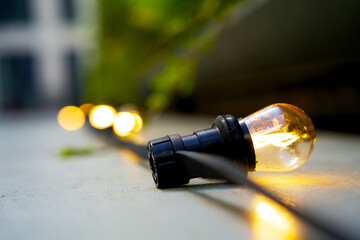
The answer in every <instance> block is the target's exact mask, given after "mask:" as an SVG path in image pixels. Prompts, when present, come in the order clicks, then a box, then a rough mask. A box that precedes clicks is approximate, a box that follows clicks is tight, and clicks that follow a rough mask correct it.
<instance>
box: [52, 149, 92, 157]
mask: <svg viewBox="0 0 360 240" xmlns="http://www.w3.org/2000/svg"><path fill="white" fill-rule="evenodd" d="M94 151H95V148H94V147H65V148H63V149H61V150H60V152H59V156H60V157H61V158H62V159H68V158H70V157H77V156H87V155H91V154H93V153H94Z"/></svg>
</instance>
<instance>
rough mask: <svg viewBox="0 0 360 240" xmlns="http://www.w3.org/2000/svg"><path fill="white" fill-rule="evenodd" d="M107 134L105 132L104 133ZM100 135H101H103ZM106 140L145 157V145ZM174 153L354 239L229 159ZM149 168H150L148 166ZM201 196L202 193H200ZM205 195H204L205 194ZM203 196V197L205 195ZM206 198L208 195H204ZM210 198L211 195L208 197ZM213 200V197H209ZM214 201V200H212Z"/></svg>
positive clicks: (331, 232)
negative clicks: (296, 205)
mask: <svg viewBox="0 0 360 240" xmlns="http://www.w3.org/2000/svg"><path fill="white" fill-rule="evenodd" d="M105 135H107V134H105ZM105 135H102V136H105ZM106 140H107V141H108V142H109V143H110V144H112V145H117V146H120V147H125V148H127V149H129V150H131V151H132V152H134V153H135V154H136V155H138V156H139V157H140V158H142V159H147V150H146V147H145V146H143V145H138V144H134V143H132V142H129V141H124V140H121V139H119V138H115V137H112V136H111V137H110V136H109V135H107V138H106ZM176 154H177V155H178V156H179V157H180V158H181V159H182V160H183V161H195V162H197V163H198V164H200V165H202V166H203V167H204V168H207V169H208V170H210V171H214V172H217V173H218V174H219V175H220V176H222V178H223V179H224V180H227V181H229V182H230V183H233V184H236V185H242V186H247V187H249V188H250V189H252V190H254V191H256V192H258V193H260V194H262V195H264V196H265V197H267V198H269V199H271V200H273V201H274V202H276V203H277V204H279V205H280V206H282V207H284V208H285V209H287V210H288V211H289V212H290V213H292V214H293V215H294V216H296V217H298V218H299V219H301V220H303V221H304V222H307V223H309V224H310V225H312V226H313V227H315V228H316V229H318V230H319V231H321V232H322V233H324V234H326V235H327V236H329V237H331V238H333V239H344V240H345V239H354V238H352V237H349V236H347V235H345V234H344V233H343V231H339V230H338V229H336V228H334V227H333V226H331V227H330V225H329V224H325V223H324V221H323V220H320V219H318V218H315V217H314V216H313V215H312V214H309V213H306V212H305V211H303V210H301V209H299V208H297V209H296V208H294V207H293V206H291V205H289V204H287V203H285V202H284V201H283V200H281V198H279V197H278V196H276V195H275V194H273V193H271V192H270V191H269V190H268V189H265V188H263V187H261V186H259V185H258V184H256V183H254V182H253V181H251V180H249V179H248V178H247V176H246V174H245V173H244V170H243V169H241V168H240V167H239V166H234V164H233V163H232V161H231V160H230V159H227V158H225V157H222V156H219V155H214V154H208V153H200V152H192V151H177V152H176ZM149 169H150V168H149ZM202 196H203V195H202ZM205 196H206V195H205ZM205 196H203V197H205ZM206 197H207V198H208V197H209V196H206ZM210 198H211V197H210ZM210 200H213V199H210ZM213 201H214V200H213ZM214 202H217V203H221V205H223V206H225V207H226V208H229V207H230V208H231V209H237V210H238V211H242V210H241V209H240V208H238V207H237V206H234V205H231V204H228V203H226V202H223V201H222V200H219V199H216V201H214Z"/></svg>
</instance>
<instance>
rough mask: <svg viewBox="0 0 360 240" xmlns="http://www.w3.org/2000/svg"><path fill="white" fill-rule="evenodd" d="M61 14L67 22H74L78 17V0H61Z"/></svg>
mask: <svg viewBox="0 0 360 240" xmlns="http://www.w3.org/2000/svg"><path fill="white" fill-rule="evenodd" d="M60 4H61V7H60V9H61V15H62V18H63V19H64V20H65V21H66V22H70V23H72V22H74V21H75V20H76V18H77V12H78V9H77V0H61V1H60Z"/></svg>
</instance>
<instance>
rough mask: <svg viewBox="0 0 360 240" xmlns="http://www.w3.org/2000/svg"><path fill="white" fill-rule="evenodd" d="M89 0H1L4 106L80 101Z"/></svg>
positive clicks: (0, 98) (0, 102)
mask: <svg viewBox="0 0 360 240" xmlns="http://www.w3.org/2000/svg"><path fill="white" fill-rule="evenodd" d="M93 2H94V1H89V0H1V2H0V110H4V109H5V110H6V109H25V108H29V107H38V106H54V105H61V104H71V103H73V104H74V103H76V102H77V101H78V100H79V93H80V84H81V83H80V81H81V77H80V69H81V65H82V62H84V61H83V60H84V58H85V57H86V53H87V50H88V49H89V47H90V46H91V41H90V40H89V39H90V37H91V36H90V31H89V30H90V28H89V26H88V20H89V19H88V18H89V13H90V12H91V9H92V3H93Z"/></svg>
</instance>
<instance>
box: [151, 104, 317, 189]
mask: <svg viewBox="0 0 360 240" xmlns="http://www.w3.org/2000/svg"><path fill="white" fill-rule="evenodd" d="M315 140H316V134H315V128H314V126H313V124H312V122H311V119H310V118H309V117H308V116H307V115H306V114H305V113H304V111H302V110H301V109H299V108H298V107H295V106H293V105H290V104H285V103H277V104H273V105H270V106H268V107H266V108H264V109H261V110H259V111H257V112H255V113H253V114H251V115H250V116H248V117H246V118H244V119H241V118H239V119H236V118H235V117H234V116H232V115H225V116H218V117H217V118H216V119H215V121H214V124H213V127H212V128H209V129H204V130H200V131H195V132H194V134H192V135H188V136H183V137H181V136H180V135H178V134H175V135H168V136H166V137H164V138H159V139H155V140H152V141H149V142H148V152H149V154H148V156H149V161H150V166H151V168H152V171H153V177H154V180H155V183H156V184H157V187H159V188H163V187H169V186H176V185H180V184H185V183H188V182H189V179H191V178H194V177H199V176H203V177H212V176H211V175H212V174H213V175H214V176H213V177H215V178H216V177H217V174H216V173H211V174H210V175H209V172H206V171H204V170H203V169H202V168H200V167H196V165H194V164H193V165H191V164H188V162H186V161H181V160H178V159H177V158H176V152H177V151H198V152H207V153H214V154H218V155H224V156H226V157H227V158H230V159H233V160H235V161H234V162H236V163H237V164H238V165H241V166H243V168H244V170H247V171H255V170H259V171H289V170H293V169H295V168H297V167H299V166H301V165H302V164H304V163H305V162H306V161H307V160H308V158H309V157H310V155H311V153H312V151H313V148H314V144H315Z"/></svg>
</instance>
